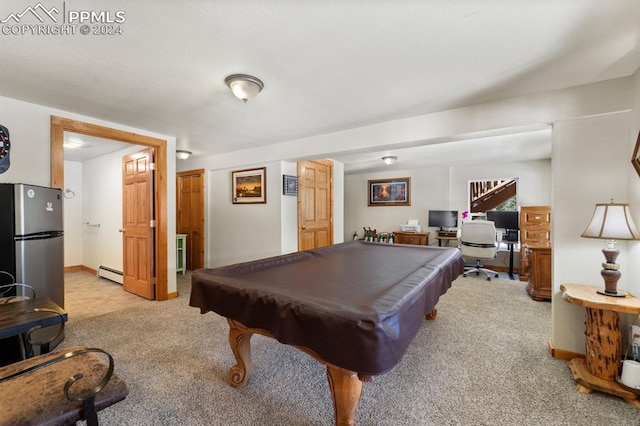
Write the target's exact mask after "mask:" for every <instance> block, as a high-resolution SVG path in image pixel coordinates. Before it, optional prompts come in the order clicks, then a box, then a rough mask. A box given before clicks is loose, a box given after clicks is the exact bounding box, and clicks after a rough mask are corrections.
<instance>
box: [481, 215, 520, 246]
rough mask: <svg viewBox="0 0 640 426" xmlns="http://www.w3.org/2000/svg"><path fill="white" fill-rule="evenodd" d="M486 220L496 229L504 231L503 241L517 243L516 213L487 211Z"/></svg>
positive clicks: (517, 218)
mask: <svg viewBox="0 0 640 426" xmlns="http://www.w3.org/2000/svg"><path fill="white" fill-rule="evenodd" d="M487 220H490V221H492V222H493V223H494V225H495V226H496V228H497V229H505V230H506V231H507V232H506V234H505V235H504V236H503V238H504V239H505V240H509V241H517V240H518V229H520V220H519V215H518V212H517V211H513V210H487Z"/></svg>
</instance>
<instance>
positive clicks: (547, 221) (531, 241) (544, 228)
mask: <svg viewBox="0 0 640 426" xmlns="http://www.w3.org/2000/svg"><path fill="white" fill-rule="evenodd" d="M541 244H542V245H543V246H544V245H545V244H547V245H548V246H549V248H550V247H551V246H550V244H551V206H522V207H520V268H519V269H518V274H519V275H520V281H529V272H528V270H527V267H526V265H525V260H526V256H527V255H526V253H525V248H524V247H525V245H530V246H539V245H541ZM550 269H551V265H550V264H549V276H551V270H550Z"/></svg>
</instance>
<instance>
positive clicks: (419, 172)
mask: <svg viewBox="0 0 640 426" xmlns="http://www.w3.org/2000/svg"><path fill="white" fill-rule="evenodd" d="M401 177H409V178H411V183H410V191H411V205H410V206H374V207H369V206H368V197H369V186H368V181H369V180H373V179H391V178H401ZM344 179H345V185H344V199H345V208H344V213H345V220H344V234H343V235H344V239H345V240H350V239H351V238H352V236H353V231H356V232H357V233H358V236H359V237H362V236H363V234H364V230H363V227H367V228H371V229H376V230H377V231H378V232H393V231H399V230H400V224H402V223H407V220H409V219H418V220H419V221H420V225H421V226H422V228H423V230H424V231H427V229H426V227H427V211H428V210H429V209H438V210H442V209H449V208H451V205H450V199H449V190H448V189H449V186H450V181H449V169H448V168H447V167H443V168H428V169H412V170H397V171H394V172H393V173H387V172H379V173H372V174H353V175H346V176H345V177H344ZM434 241H435V240H434V239H433V234H431V235H430V242H431V243H433V242H434Z"/></svg>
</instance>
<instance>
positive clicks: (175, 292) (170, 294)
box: [167, 291, 178, 299]
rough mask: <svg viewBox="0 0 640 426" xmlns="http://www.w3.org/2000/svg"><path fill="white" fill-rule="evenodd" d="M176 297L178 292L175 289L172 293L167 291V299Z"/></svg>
mask: <svg viewBox="0 0 640 426" xmlns="http://www.w3.org/2000/svg"><path fill="white" fill-rule="evenodd" d="M176 297H178V292H177V291H174V292H173V293H169V294H168V295H167V298H169V299H175V298H176Z"/></svg>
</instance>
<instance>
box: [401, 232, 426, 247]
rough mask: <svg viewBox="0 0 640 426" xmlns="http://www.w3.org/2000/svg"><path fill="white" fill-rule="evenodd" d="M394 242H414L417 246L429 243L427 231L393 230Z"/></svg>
mask: <svg viewBox="0 0 640 426" xmlns="http://www.w3.org/2000/svg"><path fill="white" fill-rule="evenodd" d="M393 235H394V236H395V240H394V243H396V244H415V245H418V246H428V245H429V233H428V232H401V231H395V232H394V233H393Z"/></svg>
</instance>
